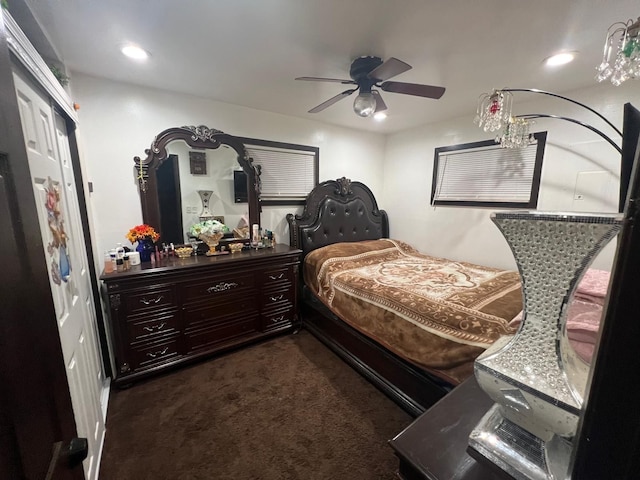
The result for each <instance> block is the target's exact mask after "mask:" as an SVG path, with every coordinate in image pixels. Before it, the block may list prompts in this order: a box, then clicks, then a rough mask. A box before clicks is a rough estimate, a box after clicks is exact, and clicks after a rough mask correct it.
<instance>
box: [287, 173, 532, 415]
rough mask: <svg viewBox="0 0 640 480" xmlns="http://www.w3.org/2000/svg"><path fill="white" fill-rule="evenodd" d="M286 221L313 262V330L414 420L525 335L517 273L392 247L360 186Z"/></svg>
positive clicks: (329, 186) (383, 219)
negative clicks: (502, 345)
mask: <svg viewBox="0 0 640 480" xmlns="http://www.w3.org/2000/svg"><path fill="white" fill-rule="evenodd" d="M287 221H288V223H289V229H290V230H289V231H290V243H291V245H292V246H294V247H296V248H299V249H301V250H302V252H303V258H304V261H303V266H302V269H303V271H302V275H301V276H300V277H301V278H302V279H303V284H302V285H301V290H302V292H301V298H302V306H301V309H302V311H301V314H302V319H303V326H304V328H306V329H308V330H309V331H310V332H311V333H313V334H314V335H315V336H316V337H318V338H319V339H320V340H321V341H323V342H324V343H325V344H326V345H327V346H328V347H330V348H331V349H332V350H334V351H335V352H336V353H337V354H338V355H340V356H341V357H342V358H343V359H344V360H345V361H346V362H347V363H349V364H350V365H351V366H352V367H354V368H355V369H356V370H358V371H359V372H360V373H361V374H363V375H364V376H365V377H366V378H367V379H369V380H370V381H371V382H372V383H373V384H375V385H376V386H377V387H378V388H380V389H381V390H382V391H384V392H385V393H386V394H387V395H389V396H390V397H391V398H392V399H393V400H395V401H396V402H397V403H398V404H399V405H400V406H402V407H403V408H404V409H405V410H407V411H408V412H409V413H411V414H413V415H419V414H420V413H422V412H423V411H424V410H425V409H427V408H428V407H429V406H431V405H432V404H433V403H435V402H436V401H437V400H439V399H440V398H441V397H443V396H444V395H445V394H446V393H448V392H449V391H450V390H451V388H453V387H454V386H455V385H457V384H458V383H460V382H461V381H463V380H464V379H466V378H467V377H469V376H470V375H472V373H473V360H474V359H475V357H476V356H478V355H479V354H480V353H481V352H482V351H483V350H484V349H485V348H487V347H488V346H489V345H490V344H491V343H492V342H493V341H495V340H496V339H497V338H498V337H499V336H501V335H508V334H513V333H514V332H515V329H516V328H517V327H516V326H514V325H509V321H510V320H511V319H513V318H514V317H515V316H516V315H517V313H518V312H519V311H520V309H521V308H522V294H521V291H520V284H519V276H518V274H517V273H516V272H509V271H502V270H498V269H493V268H488V267H483V266H478V265H472V264H468V263H463V262H451V261H447V260H445V259H437V258H434V257H429V256H426V255H423V254H421V253H420V252H418V251H416V250H415V249H413V248H412V247H410V246H409V245H407V244H406V243H403V242H400V241H398V240H394V239H389V238H388V237H389V223H388V218H387V214H386V213H385V212H384V211H383V210H379V209H378V205H377V202H376V200H375V198H374V196H373V194H372V192H371V191H370V189H369V188H368V187H367V186H366V185H364V184H362V183H360V182H351V181H350V180H349V179H346V178H341V179H338V180H331V181H327V182H324V183H322V184H320V185H318V186H317V187H316V188H314V190H313V191H312V192H311V193H310V194H309V195H308V197H307V201H306V204H305V207H304V210H303V212H302V214H301V215H291V214H289V215H287ZM417 271H422V272H423V273H424V272H426V273H427V274H428V275H427V276H426V277H425V276H424V275H421V276H420V277H418V276H416V275H417V274H416V272H417ZM394 312H395V313H394Z"/></svg>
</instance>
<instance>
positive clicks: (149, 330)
mask: <svg viewBox="0 0 640 480" xmlns="http://www.w3.org/2000/svg"><path fill="white" fill-rule="evenodd" d="M165 325H166V323H165V322H162V323H161V324H160V325H151V326H150V327H149V326H146V325H145V326H144V327H142V328H143V330H146V331H147V332H153V331H154V330H162V329H163V328H164V326H165Z"/></svg>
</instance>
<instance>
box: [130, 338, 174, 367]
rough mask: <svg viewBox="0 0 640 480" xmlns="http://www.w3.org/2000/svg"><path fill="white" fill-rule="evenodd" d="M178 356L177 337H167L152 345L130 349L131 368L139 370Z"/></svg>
mask: <svg viewBox="0 0 640 480" xmlns="http://www.w3.org/2000/svg"><path fill="white" fill-rule="evenodd" d="M179 357H180V350H179V343H178V339H177V338H174V339H168V340H165V341H163V342H156V343H154V344H153V345H147V346H140V347H136V348H132V349H131V368H132V369H133V370H141V369H144V368H149V367H152V366H155V365H158V364H161V363H164V362H168V361H171V360H175V359H177V358H179Z"/></svg>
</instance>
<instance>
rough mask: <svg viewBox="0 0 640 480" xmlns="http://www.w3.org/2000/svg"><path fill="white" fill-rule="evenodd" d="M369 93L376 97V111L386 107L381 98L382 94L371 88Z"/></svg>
mask: <svg viewBox="0 0 640 480" xmlns="http://www.w3.org/2000/svg"><path fill="white" fill-rule="evenodd" d="M371 93H372V94H373V96H374V97H375V99H376V112H382V111H383V110H386V109H387V104H386V103H384V100H382V95H380V92H378V91H377V90H371Z"/></svg>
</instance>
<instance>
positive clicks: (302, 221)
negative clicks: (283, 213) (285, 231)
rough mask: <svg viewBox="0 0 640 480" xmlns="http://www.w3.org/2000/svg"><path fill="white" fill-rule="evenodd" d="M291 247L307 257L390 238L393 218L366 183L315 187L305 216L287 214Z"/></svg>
mask: <svg viewBox="0 0 640 480" xmlns="http://www.w3.org/2000/svg"><path fill="white" fill-rule="evenodd" d="M287 222H289V239H290V245H291V246H292V247H295V248H299V249H301V250H302V251H303V256H305V255H306V254H307V253H309V252H311V251H312V250H315V249H316V248H320V247H324V246H325V245H330V244H332V243H338V242H358V241H360V240H376V239H378V238H388V237H389V218H388V217H387V213H386V212H385V211H384V210H378V204H377V203H376V199H375V197H374V196H373V193H371V190H369V187H367V186H366V185H365V184H363V183H360V182H352V181H351V180H349V179H348V178H345V177H342V178H339V179H338V180H329V181H326V182H323V183H321V184H320V185H318V186H317V187H315V188H314V189H313V190H312V191H311V192H310V193H309V195H308V196H307V201H306V204H305V207H304V210H303V212H302V214H301V215H292V214H288V215H287Z"/></svg>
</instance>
